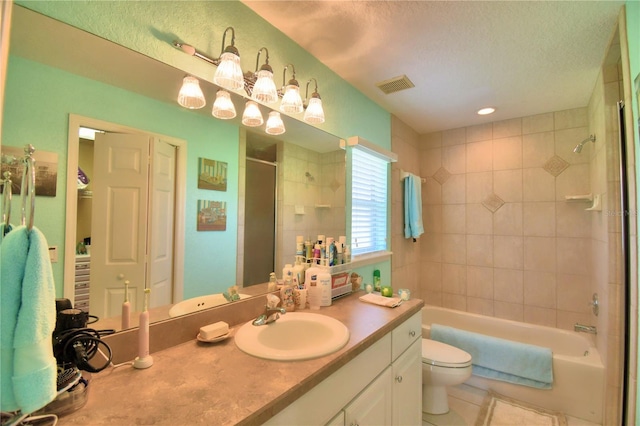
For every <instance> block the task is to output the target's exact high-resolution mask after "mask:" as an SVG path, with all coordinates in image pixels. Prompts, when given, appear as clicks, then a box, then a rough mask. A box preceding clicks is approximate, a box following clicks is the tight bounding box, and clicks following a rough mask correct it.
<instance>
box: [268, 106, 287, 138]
mask: <svg viewBox="0 0 640 426" xmlns="http://www.w3.org/2000/svg"><path fill="white" fill-rule="evenodd" d="M284 131H285V130H284V123H283V122H282V117H280V113H279V112H278V111H271V112H270V113H269V118H268V119H267V128H266V129H265V132H267V133H268V134H270V135H281V134H283V133H284Z"/></svg>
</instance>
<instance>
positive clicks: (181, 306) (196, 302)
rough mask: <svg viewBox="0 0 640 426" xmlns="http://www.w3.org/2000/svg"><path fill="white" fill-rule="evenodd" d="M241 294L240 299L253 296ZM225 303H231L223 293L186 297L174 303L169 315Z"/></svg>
mask: <svg viewBox="0 0 640 426" xmlns="http://www.w3.org/2000/svg"><path fill="white" fill-rule="evenodd" d="M239 296H240V299H246V298H247V297H251V296H249V295H248V294H239ZM225 303H229V301H228V300H227V299H225V298H224V296H223V295H222V293H216V294H207V295H206V296H198V297H192V298H191V299H186V300H183V301H182V302H178V303H176V304H175V305H173V306H172V307H171V309H169V317H170V318H173V317H177V316H180V315H186V314H190V313H192V312H197V311H201V310H203V309H209V308H213V307H214V306H220V305H224V304H225Z"/></svg>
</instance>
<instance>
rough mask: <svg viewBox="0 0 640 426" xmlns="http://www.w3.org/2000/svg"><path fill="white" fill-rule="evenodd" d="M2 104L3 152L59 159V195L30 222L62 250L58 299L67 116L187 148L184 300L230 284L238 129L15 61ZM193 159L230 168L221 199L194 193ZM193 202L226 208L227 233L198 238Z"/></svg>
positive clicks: (41, 202)
mask: <svg viewBox="0 0 640 426" xmlns="http://www.w3.org/2000/svg"><path fill="white" fill-rule="evenodd" d="M5 102H6V105H7V107H6V108H5V115H4V121H3V123H4V124H3V135H4V137H3V145H8V146H20V147H21V146H23V145H24V144H26V143H31V144H33V145H34V146H35V147H36V149H38V150H42V151H52V152H56V153H58V161H59V163H58V164H59V167H60V172H59V174H58V184H57V195H56V197H38V198H37V201H36V216H35V219H36V220H35V224H36V226H37V227H39V228H40V229H41V230H42V231H43V232H44V233H45V235H46V237H47V240H48V242H49V245H57V246H58V247H59V248H60V250H59V257H60V261H59V262H58V263H56V264H53V266H54V275H55V281H56V288H57V295H58V296H62V287H63V265H64V257H63V253H62V247H63V246H64V236H65V235H64V234H65V220H64V217H65V207H66V179H67V175H66V162H67V133H68V117H69V113H74V114H78V115H82V116H86V117H91V118H97V119H100V120H104V121H108V122H113V123H117V124H121V125H126V126H130V127H135V128H138V129H141V130H145V131H150V132H154V133H160V134H164V135H168V136H173V137H176V138H180V139H185V140H187V141H188V148H187V153H188V158H187V195H186V224H185V234H186V235H185V240H186V244H185V283H186V285H185V293H184V295H185V297H187V298H188V297H193V296H199V295H202V294H208V293H214V292H219V291H222V290H225V289H226V288H227V287H229V286H230V285H234V284H235V283H236V266H235V265H236V255H235V253H236V250H237V245H236V240H237V212H238V198H237V194H238V178H237V176H238V140H239V134H238V133H239V132H238V127H237V126H233V125H230V124H227V123H226V122H224V121H221V120H214V119H208V118H207V117H203V116H201V115H198V114H193V113H192V112H191V111H188V110H185V109H184V108H181V107H180V106H178V104H177V103H176V104H166V103H162V102H159V101H155V100H153V99H149V98H146V97H144V96H140V95H137V94H135V93H131V92H127V91H125V90H122V89H119V88H117V87H113V86H109V85H106V84H103V83H100V82H96V81H93V80H89V79H86V78H82V77H79V76H77V75H73V74H70V73H67V72H64V71H61V70H59V69H56V68H51V67H48V66H45V65H42V64H40V63H37V62H32V61H29V60H26V59H23V58H19V57H15V56H11V57H10V60H9V70H8V73H7V87H6V93H5ZM199 157H206V158H212V159H216V160H220V161H225V162H227V163H228V166H229V173H228V178H229V182H228V185H227V191H226V192H219V191H207V190H201V189H197V173H198V166H197V164H198V163H197V162H198V158H199ZM18 199H19V197H15V198H14V205H13V211H14V212H16V213H15V215H14V216H13V217H14V220H12V222H13V223H16V220H17V219H18V212H19V205H18V201H19V200H18ZM198 199H205V200H219V201H226V202H227V208H228V211H229V216H228V220H227V230H226V231H224V232H197V231H196V210H197V209H196V205H197V200H198ZM212 271H215V274H213V273H212Z"/></svg>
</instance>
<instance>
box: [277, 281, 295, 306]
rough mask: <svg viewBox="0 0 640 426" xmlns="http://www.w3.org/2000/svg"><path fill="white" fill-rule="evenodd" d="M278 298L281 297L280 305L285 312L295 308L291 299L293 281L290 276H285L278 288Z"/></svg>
mask: <svg viewBox="0 0 640 426" xmlns="http://www.w3.org/2000/svg"><path fill="white" fill-rule="evenodd" d="M280 298H281V299H282V307H283V308H284V309H285V310H286V311H287V312H292V311H295V310H296V303H295V300H294V299H293V283H292V281H291V277H285V279H284V286H283V287H282V288H281V289H280Z"/></svg>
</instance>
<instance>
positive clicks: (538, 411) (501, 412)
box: [476, 391, 567, 426]
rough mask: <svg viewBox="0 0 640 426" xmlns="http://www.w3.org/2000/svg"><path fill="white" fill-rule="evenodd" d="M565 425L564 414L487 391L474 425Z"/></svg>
mask: <svg viewBox="0 0 640 426" xmlns="http://www.w3.org/2000/svg"><path fill="white" fill-rule="evenodd" d="M512 425H527V426H567V418H566V417H565V416H564V414H562V413H559V412H555V411H550V410H545V409H542V408H538V407H534V406H531V405H529V404H526V403H524V402H520V401H516V400H515V399H511V398H508V397H506V396H503V395H499V394H497V393H495V392H491V391H489V392H488V393H487V396H486V397H485V399H484V401H483V402H482V406H481V407H480V413H479V414H478V418H477V419H476V426H512Z"/></svg>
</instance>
